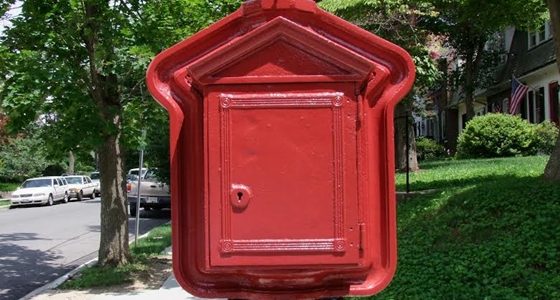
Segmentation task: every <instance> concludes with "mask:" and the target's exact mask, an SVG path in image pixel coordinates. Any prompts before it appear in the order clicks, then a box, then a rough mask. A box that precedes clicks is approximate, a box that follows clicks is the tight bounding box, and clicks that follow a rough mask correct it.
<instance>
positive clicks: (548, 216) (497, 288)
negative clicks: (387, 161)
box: [376, 156, 560, 299]
mask: <svg viewBox="0 0 560 300" xmlns="http://www.w3.org/2000/svg"><path fill="white" fill-rule="evenodd" d="M547 160H548V157H542V156H537V157H521V158H501V159H480V160H457V161H435V162H428V163H425V164H423V165H421V169H422V170H421V171H419V172H417V173H415V174H412V175H411V190H412V191H415V190H427V189H435V190H436V192H435V193H432V194H425V195H417V196H414V197H412V198H410V199H408V200H404V201H401V202H400V203H399V204H398V267H397V273H396V275H395V277H394V279H393V281H392V283H391V285H390V286H389V287H388V288H387V289H385V290H384V291H383V292H382V293H380V294H379V295H377V296H376V298H379V299H409V298H412V299H527V298H531V299H534V298H537V299H560V233H559V231H560V185H558V184H553V183H547V182H543V181H542V180H541V179H540V176H541V175H542V173H543V170H544V166H545V164H546V162H547ZM397 189H398V190H404V189H405V175H404V174H398V175H397Z"/></svg>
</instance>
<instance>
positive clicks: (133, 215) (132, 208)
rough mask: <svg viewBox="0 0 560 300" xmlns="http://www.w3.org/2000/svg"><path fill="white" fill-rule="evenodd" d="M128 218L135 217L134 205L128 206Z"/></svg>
mask: <svg viewBox="0 0 560 300" xmlns="http://www.w3.org/2000/svg"><path fill="white" fill-rule="evenodd" d="M130 216H131V217H136V204H130Z"/></svg>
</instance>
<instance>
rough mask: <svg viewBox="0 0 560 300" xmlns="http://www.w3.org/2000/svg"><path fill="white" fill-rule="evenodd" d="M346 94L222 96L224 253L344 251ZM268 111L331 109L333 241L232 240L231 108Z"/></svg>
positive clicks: (221, 154)
mask: <svg viewBox="0 0 560 300" xmlns="http://www.w3.org/2000/svg"><path fill="white" fill-rule="evenodd" d="M343 99H344V98H343V94H342V93H281V94H280V93H278V94H262V95H238V94H235V95H233V94H221V95H220V96H219V106H220V107H219V109H220V123H221V124H220V139H221V151H220V169H221V189H222V199H221V206H222V212H221V216H222V226H221V227H222V234H221V239H220V245H219V248H220V252H221V253H222V254H235V253H254V252H261V253H262V252H270V253H273V252H336V253H340V252H345V251H346V238H345V236H344V163H343V157H344V154H343V151H344V144H343V130H344V128H343V126H344V124H343V113H342V106H343ZM266 108H302V109H313V108H331V109H332V112H333V113H332V118H333V120H332V121H333V122H332V124H333V127H334V128H333V153H334V162H333V168H334V170H335V172H333V173H334V178H333V182H334V187H333V189H334V191H333V192H334V204H333V205H334V216H333V217H334V232H333V238H332V239H292V240H284V239H278V240H276V239H264V240H234V239H232V237H231V207H230V205H231V204H230V201H229V192H230V189H231V185H232V182H231V168H230V161H231V147H230V146H231V118H230V112H231V110H232V109H266Z"/></svg>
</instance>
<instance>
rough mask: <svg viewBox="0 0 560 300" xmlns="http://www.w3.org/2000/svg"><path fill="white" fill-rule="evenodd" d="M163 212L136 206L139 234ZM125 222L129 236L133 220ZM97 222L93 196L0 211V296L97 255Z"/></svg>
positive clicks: (23, 290) (18, 293)
mask: <svg viewBox="0 0 560 300" xmlns="http://www.w3.org/2000/svg"><path fill="white" fill-rule="evenodd" d="M169 215H170V214H169V211H159V212H157V211H149V212H143V211H141V214H140V216H141V218H140V233H141V234H142V233H145V232H147V231H148V230H150V229H151V228H153V227H155V226H157V225H160V224H163V223H166V222H167V221H169V217H170V216H169ZM146 217H149V218H146ZM128 222H129V223H128V224H129V231H130V233H131V240H132V238H133V237H134V229H135V225H134V224H135V219H134V218H130V219H129V221H128ZM99 224H100V199H99V198H96V199H94V200H88V201H82V202H70V203H67V204H56V205H54V206H51V207H45V206H36V207H22V208H15V209H9V210H8V209H3V210H0V300H8V299H10V300H11V299H19V298H21V297H23V296H25V295H26V294H28V293H29V292H31V291H33V290H34V289H36V288H38V287H41V286H42V285H44V284H47V283H49V282H51V281H53V280H55V279H56V278H58V277H60V276H62V275H64V274H66V273H67V272H69V271H70V270H72V269H74V268H75V267H77V266H79V265H80V264H82V263H84V262H87V261H89V260H91V259H92V258H95V257H97V250H98V249H99V231H100V225H99Z"/></svg>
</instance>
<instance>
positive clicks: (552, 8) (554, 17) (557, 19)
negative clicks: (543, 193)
mask: <svg viewBox="0 0 560 300" xmlns="http://www.w3.org/2000/svg"><path fill="white" fill-rule="evenodd" d="M546 3H547V6H548V11H549V13H550V21H551V22H550V24H551V28H552V34H553V36H554V49H555V52H556V66H557V67H558V71H560V2H558V1H557V0H547V1H546ZM544 178H545V179H547V180H552V181H560V136H558V139H557V140H556V146H555V147H554V150H553V151H552V154H551V155H550V158H549V160H548V163H547V164H546V168H545V169H544Z"/></svg>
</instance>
